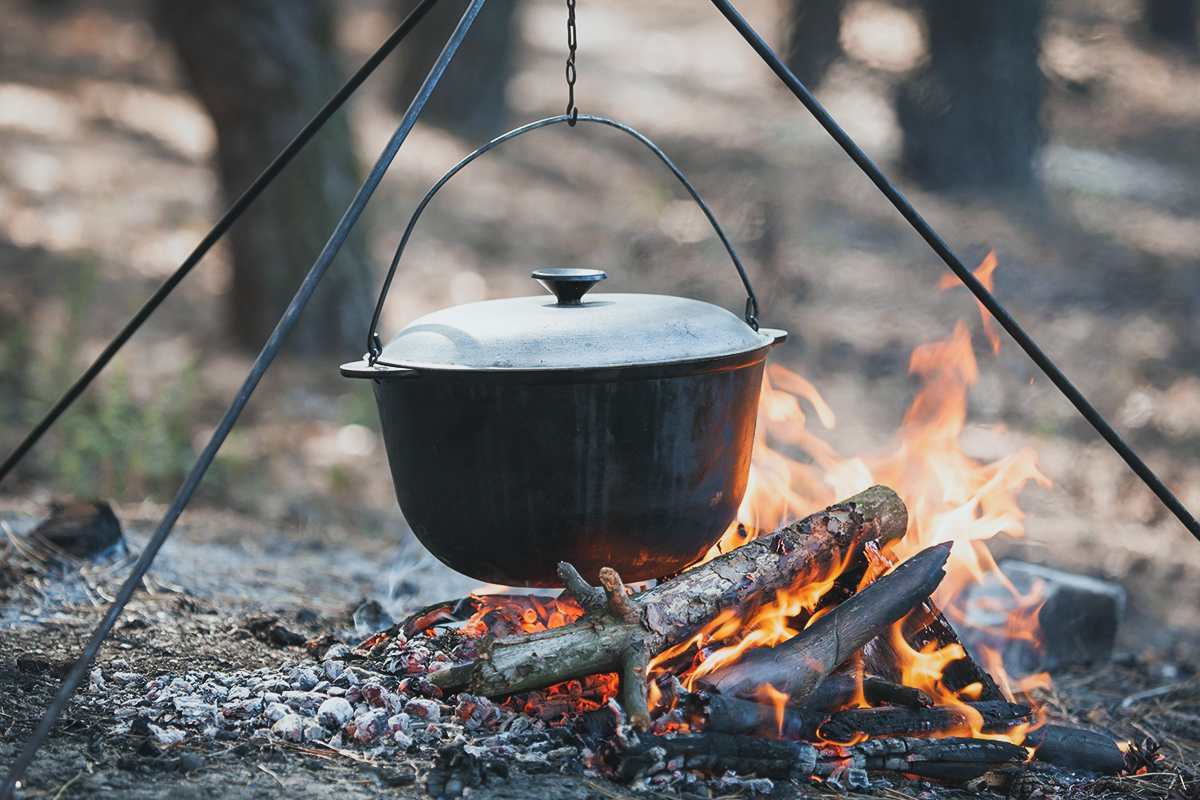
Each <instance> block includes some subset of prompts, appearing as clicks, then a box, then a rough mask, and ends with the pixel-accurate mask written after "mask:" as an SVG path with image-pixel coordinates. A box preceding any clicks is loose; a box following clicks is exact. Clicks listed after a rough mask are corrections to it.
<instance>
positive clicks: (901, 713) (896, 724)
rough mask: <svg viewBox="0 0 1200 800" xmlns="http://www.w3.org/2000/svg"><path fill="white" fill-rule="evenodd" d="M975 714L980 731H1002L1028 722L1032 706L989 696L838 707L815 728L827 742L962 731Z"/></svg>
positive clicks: (1029, 721) (963, 731)
mask: <svg viewBox="0 0 1200 800" xmlns="http://www.w3.org/2000/svg"><path fill="white" fill-rule="evenodd" d="M968 708H970V709H973V711H974V712H975V713H976V714H978V715H979V719H977V720H976V722H977V723H978V724H979V725H980V726H981V728H980V730H981V732H983V733H1003V732H1006V731H1009V730H1012V729H1013V728H1015V727H1017V726H1018V725H1029V724H1031V723H1032V722H1033V721H1034V719H1033V709H1032V708H1030V707H1029V706H1026V705H1021V704H1019V703H1008V702H1005V701H1003V700H992V701H989V702H985V703H968V704H966V707H965V708H964V707H961V706H932V707H930V708H850V709H846V710H845V711H838V712H837V713H835V714H833V715H832V716H831V717H830V718H829V720H828V721H826V722H825V723H823V724H822V725H821V727H820V728H818V730H817V734H818V735H819V736H820V737H821V738H822V739H825V740H826V741H830V742H855V741H858V740H860V739H862V738H863V737H865V736H870V737H874V736H927V735H929V734H931V733H950V732H955V731H957V732H961V733H965V732H966V729H967V728H968V727H969V726H970V721H971V719H970V718H971V717H972V716H973V714H972V712H971V711H968V710H967V709H968Z"/></svg>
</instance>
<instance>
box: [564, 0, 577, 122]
mask: <svg viewBox="0 0 1200 800" xmlns="http://www.w3.org/2000/svg"><path fill="white" fill-rule="evenodd" d="M578 44H579V42H578V40H577V39H576V34H575V0H567V111H566V115H567V116H568V117H570V118H571V119H570V121H568V122H567V124H568V125H570V126H571V127H572V128H574V127H575V123H576V122H578V121H579V106H577V105H575V78H576V77H577V75H576V71H575V49H576V47H577V45H578Z"/></svg>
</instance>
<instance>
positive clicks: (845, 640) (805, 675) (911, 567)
mask: <svg viewBox="0 0 1200 800" xmlns="http://www.w3.org/2000/svg"><path fill="white" fill-rule="evenodd" d="M949 555H950V543H949V542H947V543H945V544H940V545H934V546H933V547H930V548H927V549H925V550H923V551H921V552H920V553H918V554H917V555H915V556H913V557H912V558H910V559H909V560H908V561H906V562H904V563H903V564H901V565H900V566H898V567H897V568H896V569H895V570H894V571H892V572H891V573H889V574H888V575H885V576H884V577H882V578H879V579H878V580H876V581H875V582H874V583H872V584H870V585H869V586H867V587H866V588H865V589H863V590H862V591H861V592H859V593H858V594H856V595H855V596H854V597H852V598H850V599H849V600H847V601H845V602H844V603H842V604H841V605H839V606H837V607H835V608H834V609H833V610H832V611H830V612H829V613H827V614H826V615H825V616H823V617H821V618H820V619H818V620H817V621H816V622H814V623H813V624H812V625H810V626H809V627H808V628H806V629H805V630H803V631H801V632H800V633H799V634H797V635H796V636H794V637H792V638H791V639H789V640H787V641H786V642H784V643H783V644H780V645H776V646H775V647H764V648H762V649H760V650H753V651H750V652H749V653H747V654H746V655H744V656H743V657H742V658H741V659H740V660H738V661H736V662H734V663H732V664H729V665H727V666H724V667H721V668H720V669H718V670H716V671H714V672H712V673H710V674H708V675H705V676H704V677H703V678H701V679H700V682H701V683H703V684H704V685H705V687H707V688H710V689H712V690H715V691H718V692H720V693H722V694H724V695H728V696H732V697H739V698H742V699H744V700H745V699H754V698H756V697H760V696H761V693H762V691H763V689H764V687H766V686H770V687H772V688H773V689H774V690H775V691H776V692H780V693H782V694H785V695H787V696H788V700H787V704H788V705H790V706H795V707H798V708H802V707H803V706H805V705H806V704H807V703H808V701H809V700H810V699H811V698H812V697H813V695H814V694H815V693H816V691H817V688H818V687H819V686H820V685H821V683H822V682H823V681H824V680H825V679H826V678H827V677H828V676H829V674H830V673H831V672H832V671H833V670H835V669H836V668H837V667H838V666H840V665H841V664H842V663H843V662H845V661H846V660H847V659H848V658H850V657H851V656H852V655H854V653H856V652H857V651H858V650H860V649H862V647H863V645H865V644H866V643H867V642H869V641H871V640H872V639H874V638H875V637H876V636H878V635H879V633H880V632H881V631H883V630H884V629H885V628H887V627H888V626H890V625H892V624H894V623H895V622H896V621H897V620H899V619H900V618H901V617H903V616H904V615H905V614H907V613H909V612H910V611H911V610H912V608H913V607H914V606H915V605H917V604H918V603H920V602H921V600H923V599H924V598H926V597H928V596H929V595H930V594H931V593H932V592H933V590H934V589H936V588H937V586H938V584H939V583H941V580H942V578H944V577H945V575H946V573H945V571H944V570H943V569H942V567H943V566H944V565H945V563H946V559H947V558H948V557H949Z"/></svg>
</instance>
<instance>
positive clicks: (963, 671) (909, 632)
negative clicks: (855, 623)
mask: <svg viewBox="0 0 1200 800" xmlns="http://www.w3.org/2000/svg"><path fill="white" fill-rule="evenodd" d="M900 634H901V636H902V637H903V638H904V641H905V643H907V644H908V646H909V647H911V648H912V649H913V650H916V651H917V652H920V651H922V650H924V649H925V648H926V647H928V646H929V645H930V644H934V646H935V649H938V650H941V649H944V648H946V647H950V646H951V645H958V646H959V647H962V648H963V656H962V657H961V658H957V659H955V660H953V661H951V662H950V663H949V664H947V665H946V666H945V668H944V669H943V670H942V685H943V686H945V687H946V689H947V690H948V691H950V692H952V693H954V694H958V693H959V692H961V691H963V690H964V689H967V688H968V687H970V686H972V684H978V686H979V688H978V692H977V694H974V695H973V696H972V699H975V700H980V701H989V700H1007V699H1008V698H1007V697H1006V696H1005V694H1004V692H1003V690H1001V689H1000V686H999V685H998V684H997V683H996V681H995V679H994V678H992V676H991V675H989V674H988V672H987V671H986V670H985V669H983V668H982V667H980V666H979V664H978V663H977V662H976V661H975V659H974V658H972V657H971V654H970V652H969V651H968V650H967V648H966V646H965V645H964V644H963V643H962V640H961V639H959V637H958V633H957V632H956V631H955V630H954V627H953V626H952V625H951V624H950V622H949V620H947V619H946V616H945V615H944V614H943V613H942V611H941V609H939V608H938V607H937V604H936V603H934V602H933V600H926V601H925V602H923V603H921V605H920V606H919V607H917V608H915V609H913V611H912V613H911V614H909V615H908V616H907V617H905V618H904V619H903V620H902V621H901V623H900ZM863 655H864V663H865V665H866V667H867V671H868V672H871V673H873V674H875V675H879V676H880V677H883V678H887V679H888V680H892V681H896V682H900V681H901V680H902V676H901V674H900V664H902V663H903V657H902V656H901V655H900V654H899V653H897V652H896V648H895V645H894V644H893V642H892V639H891V635H890V634H885V635H883V636H879V637H877V638H876V639H875V640H874V641H872V642H871V643H870V644H868V645H867V647H866V648H864V650H863Z"/></svg>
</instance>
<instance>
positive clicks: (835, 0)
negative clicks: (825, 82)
mask: <svg viewBox="0 0 1200 800" xmlns="http://www.w3.org/2000/svg"><path fill="white" fill-rule="evenodd" d="M844 5H845V3H844V0H791V2H790V3H788V6H787V42H786V43H785V44H784V53H783V61H784V63H785V64H787V67H788V69H790V70H791V71H792V72H793V73H794V74H795V75H796V77H797V78H799V79H800V82H801V83H803V84H804V85H805V86H807V87H808V88H809V89H815V88H816V87H817V86H818V85H819V84H820V83H821V79H822V78H824V77H825V72H826V71H827V70H828V69H829V65H830V64H832V63H833V62H834V59H836V58H837V57H838V56H839V55H841V54H842V46H841V43H840V42H839V41H838V35H839V34H840V33H841V27H842V7H843V6H844Z"/></svg>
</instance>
